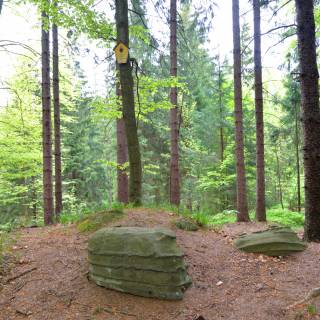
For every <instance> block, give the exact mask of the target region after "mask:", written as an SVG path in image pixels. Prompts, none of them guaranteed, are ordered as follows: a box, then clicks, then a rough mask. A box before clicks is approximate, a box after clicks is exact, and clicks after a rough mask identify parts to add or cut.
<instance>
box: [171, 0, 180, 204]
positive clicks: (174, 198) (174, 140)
mask: <svg viewBox="0 0 320 320" xmlns="http://www.w3.org/2000/svg"><path fill="white" fill-rule="evenodd" d="M170 63H171V69H170V75H171V77H176V76H177V0H170ZM170 102H171V105H172V106H171V110H170V129H171V157H170V203H171V204H173V205H176V206H179V205H180V173H179V122H178V113H179V109H178V90H177V87H173V88H171V92H170Z"/></svg>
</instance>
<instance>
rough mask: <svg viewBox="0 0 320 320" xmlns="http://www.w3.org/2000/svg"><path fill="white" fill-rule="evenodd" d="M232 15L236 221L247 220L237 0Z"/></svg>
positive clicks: (233, 0)
mask: <svg viewBox="0 0 320 320" xmlns="http://www.w3.org/2000/svg"><path fill="white" fill-rule="evenodd" d="M232 15H233V59H234V68H233V69H234V109H235V137H236V170H237V211H238V213H237V221H239V222H240V221H244V222H246V221H249V220H250V219H249V213H248V203H247V184H246V175H245V163H244V142H243V111H242V79H241V76H242V75H241V45H240V21H239V20H240V19H239V0H232Z"/></svg>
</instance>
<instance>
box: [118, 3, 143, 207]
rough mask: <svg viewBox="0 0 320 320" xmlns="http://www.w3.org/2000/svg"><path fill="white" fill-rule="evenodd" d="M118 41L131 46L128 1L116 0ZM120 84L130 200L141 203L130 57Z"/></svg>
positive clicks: (123, 68)
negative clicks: (126, 146)
mask: <svg viewBox="0 0 320 320" xmlns="http://www.w3.org/2000/svg"><path fill="white" fill-rule="evenodd" d="M115 4H116V25H117V41H118V42H119V41H122V42H123V43H124V44H125V45H126V46H128V47H129V26H128V1H127V0H115ZM118 67H119V73H120V85H121V92H122V113H123V120H124V124H125V129H126V138H127V145H128V155H129V168H130V170H129V171H130V179H129V201H130V202H132V203H133V204H135V205H140V204H141V186H142V168H141V155H140V146H139V139H138V129H137V122H136V116H135V106H134V91H133V77H132V68H131V65H130V59H129V58H128V61H127V63H125V64H120V65H119V66H118Z"/></svg>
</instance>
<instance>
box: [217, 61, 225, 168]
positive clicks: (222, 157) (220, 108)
mask: <svg viewBox="0 0 320 320" xmlns="http://www.w3.org/2000/svg"><path fill="white" fill-rule="evenodd" d="M218 72H219V75H218V77H219V79H218V86H219V113H220V128H219V131H220V160H221V162H223V160H224V132H223V123H222V121H223V109H222V72H221V64H220V57H219V70H218Z"/></svg>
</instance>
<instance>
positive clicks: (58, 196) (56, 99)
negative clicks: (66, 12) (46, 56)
mask: <svg viewBox="0 0 320 320" xmlns="http://www.w3.org/2000/svg"><path fill="white" fill-rule="evenodd" d="M52 52H53V55H52V74H53V76H52V80H53V106H54V161H55V215H56V218H58V217H59V215H60V213H61V211H62V178H61V129H60V96H59V95H60V91H59V42H58V27H57V26H56V25H55V24H53V26H52Z"/></svg>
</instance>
